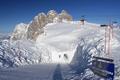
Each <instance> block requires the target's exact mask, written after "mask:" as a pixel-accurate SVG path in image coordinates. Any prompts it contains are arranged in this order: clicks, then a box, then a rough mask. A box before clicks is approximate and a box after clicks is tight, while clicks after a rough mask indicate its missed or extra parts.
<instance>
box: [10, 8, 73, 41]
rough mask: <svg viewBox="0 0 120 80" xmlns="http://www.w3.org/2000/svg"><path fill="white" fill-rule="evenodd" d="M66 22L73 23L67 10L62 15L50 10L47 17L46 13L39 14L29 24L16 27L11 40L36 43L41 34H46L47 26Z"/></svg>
mask: <svg viewBox="0 0 120 80" xmlns="http://www.w3.org/2000/svg"><path fill="white" fill-rule="evenodd" d="M64 20H65V21H72V16H71V15H70V14H68V13H67V11H65V10H62V12H61V13H60V14H58V13H57V12H56V11H54V10H50V11H49V12H48V13H47V15H46V14H45V13H39V14H38V15H37V16H35V17H34V19H33V20H32V21H31V22H30V23H29V24H24V23H21V24H18V25H17V26H16V27H15V30H14V32H13V34H12V36H11V39H12V40H19V39H27V40H33V41H35V40H36V39H37V37H38V36H39V35H40V34H42V33H44V27H45V25H46V24H48V23H59V22H63V21H64Z"/></svg>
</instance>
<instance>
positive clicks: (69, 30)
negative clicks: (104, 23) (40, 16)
mask: <svg viewBox="0 0 120 80" xmlns="http://www.w3.org/2000/svg"><path fill="white" fill-rule="evenodd" d="M104 42H105V28H104V27H100V25H99V24H94V23H89V22H85V24H84V25H82V24H81V23H80V22H79V21H69V22H61V23H50V24H47V25H46V26H45V27H44V33H43V34H41V35H39V36H38V38H37V40H36V41H31V40H24V39H21V40H17V41H10V42H9V41H8V40H6V41H5V40H2V41H1V44H0V66H1V67H14V66H19V65H28V64H38V63H54V64H56V63H59V64H62V65H64V64H69V63H70V64H74V65H76V64H77V60H78V58H81V59H79V60H80V61H81V65H84V66H85V67H84V68H83V67H81V69H82V68H83V69H85V70H86V68H88V64H87V62H88V61H86V64H85V63H84V62H85V61H84V58H83V57H82V56H85V55H86V56H88V55H87V54H91V55H92V56H93V55H97V56H98V55H99V56H102V57H109V56H110V58H112V59H114V63H115V65H116V77H115V79H116V80H119V79H120V73H119V72H120V53H119V49H120V29H118V28H113V39H112V43H111V44H112V49H111V51H112V52H111V53H112V54H110V55H106V54H105V53H104V44H105V43H104ZM80 55H81V56H80ZM86 56H85V57H86ZM9 63H11V64H9ZM83 63H84V64H83ZM88 63H89V62H88ZM46 65H49V64H46ZM50 66H51V67H50V68H51V70H52V72H51V74H53V73H54V72H53V71H54V70H55V68H56V65H50ZM42 67H43V66H42V65H38V66H37V67H35V66H34V67H32V66H30V67H29V66H25V68H24V66H23V67H22V68H21V67H20V68H19V67H18V68H17V69H1V70H0V80H19V79H18V78H20V77H22V78H23V79H22V80H50V79H40V76H39V75H43V74H44V73H42V72H45V74H44V75H46V76H47V74H48V73H49V70H48V69H47V67H44V69H43V68H42ZM52 67H53V68H52ZM65 67H68V66H64V67H62V74H64V75H66V76H69V75H71V74H69V73H67V71H66V72H65V73H64V69H68V68H69V69H70V67H68V68H65ZM72 68H73V70H74V66H72ZM19 69H20V70H19ZM24 70H25V72H24ZM37 70H38V71H37ZM22 71H23V72H22ZM26 71H27V72H26ZM69 71H71V70H68V72H69ZM29 72H30V73H29ZM88 72H89V71H88ZM15 73H18V74H15ZM23 73H25V77H23V76H24V75H22V74H23ZM86 73H87V71H86ZM86 73H85V75H88V73H87V74H86ZM32 74H33V75H32ZM21 75H22V76H21ZM12 76H18V77H14V79H12V78H13V77H12ZM26 76H30V77H29V78H26ZM32 76H33V78H32ZM51 76H53V75H51ZM66 76H64V78H66ZM90 76H91V75H90ZM37 78H38V79H37ZM79 78H81V77H79ZM20 80H21V79H20ZM69 80H75V79H74V77H73V78H72V79H69ZM80 80H85V79H80ZM91 80H93V79H91Z"/></svg>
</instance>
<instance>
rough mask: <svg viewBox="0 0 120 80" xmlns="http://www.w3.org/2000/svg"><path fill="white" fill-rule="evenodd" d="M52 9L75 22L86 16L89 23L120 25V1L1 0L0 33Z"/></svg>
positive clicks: (11, 29)
mask: <svg viewBox="0 0 120 80" xmlns="http://www.w3.org/2000/svg"><path fill="white" fill-rule="evenodd" d="M51 9H54V10H56V11H57V12H60V11H61V10H63V9H64V10H66V11H68V12H69V13H70V14H71V15H72V16H73V18H74V20H79V19H80V17H81V16H82V15H85V18H86V19H87V20H88V21H89V22H94V23H108V22H109V19H112V20H113V21H118V22H119V23H120V0H0V32H11V31H13V29H14V27H15V25H16V24H18V23H21V22H24V23H28V22H30V21H31V20H32V19H33V17H34V16H35V15H37V14H38V13H40V12H45V13H47V12H48V11H49V10H51Z"/></svg>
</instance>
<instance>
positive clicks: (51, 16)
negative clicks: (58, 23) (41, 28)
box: [47, 10, 58, 23]
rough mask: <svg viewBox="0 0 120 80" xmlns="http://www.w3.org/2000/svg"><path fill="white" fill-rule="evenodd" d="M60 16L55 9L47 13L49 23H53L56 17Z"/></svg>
mask: <svg viewBox="0 0 120 80" xmlns="http://www.w3.org/2000/svg"><path fill="white" fill-rule="evenodd" d="M57 16H58V14H57V12H56V11H54V10H50V11H49V12H48V13H47V18H48V23H53V20H54V18H56V17H57Z"/></svg>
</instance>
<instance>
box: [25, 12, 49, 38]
mask: <svg viewBox="0 0 120 80" xmlns="http://www.w3.org/2000/svg"><path fill="white" fill-rule="evenodd" d="M46 24H47V16H46V15H45V14H44V13H40V14H38V16H35V18H34V19H33V21H32V22H31V23H30V25H29V27H28V30H27V39H31V40H36V38H37V37H38V35H40V34H42V33H44V29H43V27H44V26H45V25H46Z"/></svg>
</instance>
